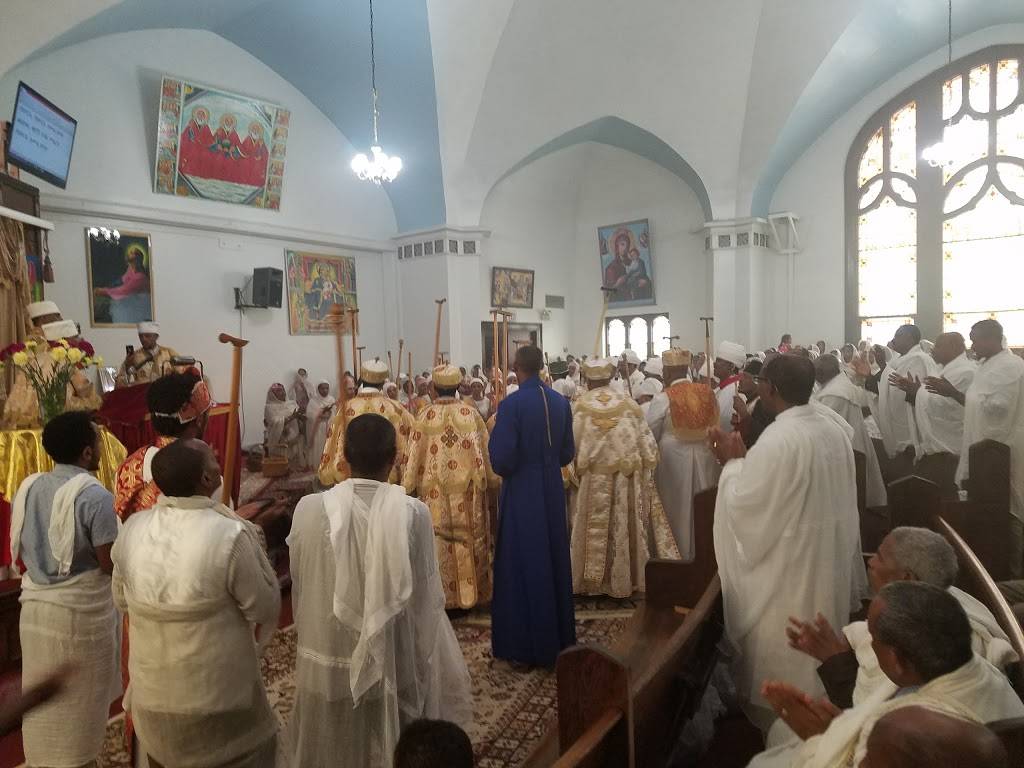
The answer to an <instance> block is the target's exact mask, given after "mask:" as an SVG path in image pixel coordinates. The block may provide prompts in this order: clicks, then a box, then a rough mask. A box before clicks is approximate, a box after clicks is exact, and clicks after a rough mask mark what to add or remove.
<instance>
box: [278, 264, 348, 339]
mask: <svg viewBox="0 0 1024 768" xmlns="http://www.w3.org/2000/svg"><path fill="white" fill-rule="evenodd" d="M284 260H285V274H287V276H288V331H289V333H291V335H292V336H311V335H316V334H324V333H333V330H334V328H333V326H332V325H331V323H330V322H328V315H329V314H330V311H331V307H332V306H334V305H335V304H340V305H341V306H342V307H344V308H346V309H356V308H358V306H359V305H358V303H357V302H356V262H355V259H353V258H352V257H351V256H331V255H328V254H324V253H305V252H303V251H290V250H286V251H285V252H284ZM350 317H351V316H350V315H348V314H347V313H346V314H345V315H344V318H345V324H344V326H343V329H344V330H345V331H346V332H347V331H348V330H349V319H350Z"/></svg>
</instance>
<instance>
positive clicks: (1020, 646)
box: [934, 517, 1024, 697]
mask: <svg viewBox="0 0 1024 768" xmlns="http://www.w3.org/2000/svg"><path fill="white" fill-rule="evenodd" d="M934 527H935V530H937V531H938V532H939V533H941V534H942V535H943V536H945V537H946V541H948V542H949V543H950V545H951V546H952V547H953V551H955V552H956V556H957V560H958V561H959V564H960V573H959V577H958V579H957V585H958V586H959V587H960V588H961V589H963V590H964V591H965V592H967V593H969V594H971V595H973V596H974V597H976V598H977V599H978V600H980V601H981V602H982V603H983V604H984V605H985V607H986V608H988V609H989V610H990V611H991V612H992V615H993V616H994V617H995V619H996V621H997V622H998V624H999V626H1000V627H1001V628H1002V630H1003V631H1004V632H1005V633H1006V636H1007V638H1009V641H1010V645H1011V646H1012V647H1013V650H1014V651H1015V652H1016V654H1017V656H1018V657H1019V658H1020V659H1024V630H1022V629H1021V626H1020V622H1018V621H1017V617H1016V616H1015V615H1014V613H1013V609H1012V608H1011V607H1010V603H1009V602H1007V600H1006V598H1005V597H1003V593H1002V592H1000V591H999V587H998V586H997V585H996V582H995V580H994V579H993V578H992V576H991V574H989V572H988V571H987V570H986V569H985V566H984V565H983V564H982V562H981V560H980V559H979V558H978V556H977V555H976V554H975V553H974V550H972V549H971V547H970V545H969V544H968V543H967V542H966V541H965V540H964V538H963V537H962V536H961V535H960V534H959V533H957V531H956V530H955V529H954V528H953V526H952V525H950V524H949V523H948V522H947V521H946V520H944V519H943V518H942V517H936V518H935V520H934ZM1006 675H1007V677H1008V678H1009V679H1010V683H1011V684H1012V685H1013V687H1014V689H1015V690H1016V691H1017V693H1018V694H1020V695H1022V697H1024V673H1022V669H1021V663H1020V662H1017V663H1014V664H1011V665H1010V666H1009V667H1008V668H1007V670H1006Z"/></svg>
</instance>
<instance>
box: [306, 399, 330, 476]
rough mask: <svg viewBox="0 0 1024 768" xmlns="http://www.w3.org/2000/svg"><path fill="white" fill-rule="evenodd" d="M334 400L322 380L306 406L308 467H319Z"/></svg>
mask: <svg viewBox="0 0 1024 768" xmlns="http://www.w3.org/2000/svg"><path fill="white" fill-rule="evenodd" d="M334 403H335V400H334V398H333V397H331V385H330V383H329V382H328V381H326V380H322V381H321V382H320V383H319V384H317V385H316V390H315V391H314V392H313V394H312V395H311V396H310V398H309V404H308V405H306V444H307V448H308V450H309V466H311V467H319V466H320V457H321V456H322V455H323V452H324V445H326V444H327V428H328V427H329V426H330V424H331V416H332V414H333V413H334Z"/></svg>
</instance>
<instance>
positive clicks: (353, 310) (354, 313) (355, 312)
mask: <svg viewBox="0 0 1024 768" xmlns="http://www.w3.org/2000/svg"><path fill="white" fill-rule="evenodd" d="M348 316H349V331H350V332H351V335H352V378H353V379H355V378H358V377H359V364H358V363H357V362H356V361H357V360H358V358H359V355H358V351H359V350H358V347H357V346H356V345H357V344H359V309H358V308H357V307H350V308H349V310H348Z"/></svg>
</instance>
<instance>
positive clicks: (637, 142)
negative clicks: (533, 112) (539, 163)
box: [492, 115, 713, 221]
mask: <svg viewBox="0 0 1024 768" xmlns="http://www.w3.org/2000/svg"><path fill="white" fill-rule="evenodd" d="M587 141H592V142H596V143H598V144H607V145H609V146H612V147H618V148H619V149H624V150H626V151H627V152H632V153H633V154H634V155H639V156H640V157H643V158H646V159H647V160H650V161H651V162H652V163H655V164H656V165H660V166H661V167H662V168H665V169H666V170H668V171H671V172H672V173H674V174H675V175H676V176H678V177H679V178H680V179H682V180H683V181H684V182H686V184H687V186H689V187H690V189H692V190H693V192H694V194H696V195H697V200H698V201H699V202H700V207H701V210H702V211H703V212H704V220H705V221H711V219H712V218H713V217H712V214H711V198H710V196H709V195H708V191H707V188H706V187H705V186H704V182H703V180H702V179H701V178H700V176H699V175H698V173H697V172H696V171H695V170H694V169H693V166H691V165H690V164H689V163H688V162H686V160H684V159H683V157H682V155H680V154H679V153H678V152H676V151H675V150H674V149H672V147H670V146H669V145H668V144H666V143H665V142H664V141H662V140H661V139H659V138H658V137H657V136H655V135H654V134H653V133H651V132H650V131H647V130H645V129H643V128H641V127H639V126H638V125H634V124H633V123H630V122H628V121H626V120H623V119H622V118H621V117H615V116H612V115H607V116H605V117H599V118H598V119H597V120H593V121H591V122H589V123H586V124H585V125H581V126H579V127H577V128H573V129H572V130H570V131H566V132H565V133H563V134H562V135H561V136H557V137H556V138H554V139H552V140H551V141H549V142H547V143H546V144H544V145H542V146H540V147H538V148H537V149H535V150H534V151H533V152H531V153H530V154H528V155H527V156H526V157H524V158H523V159H522V160H520V161H519V162H518V163H516V164H515V165H513V166H512V167H511V168H509V169H508V170H507V171H506V172H505V173H504V174H502V176H501V178H500V179H498V181H496V182H495V183H494V186H495V187H496V186H498V184H500V183H501V181H502V179H505V178H507V177H508V176H511V175H512V174H513V173H515V172H516V171H518V170H519V169H521V168H523V167H525V166H527V165H529V164H530V163H532V162H534V161H535V160H539V159H540V158H542V157H544V156H545V155H550V154H551V153H552V152H557V151H558V150H560V149H566V148H568V147H571V146H573V145H574V144H582V143H583V142H587ZM493 188H494V187H492V189H493Z"/></svg>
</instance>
